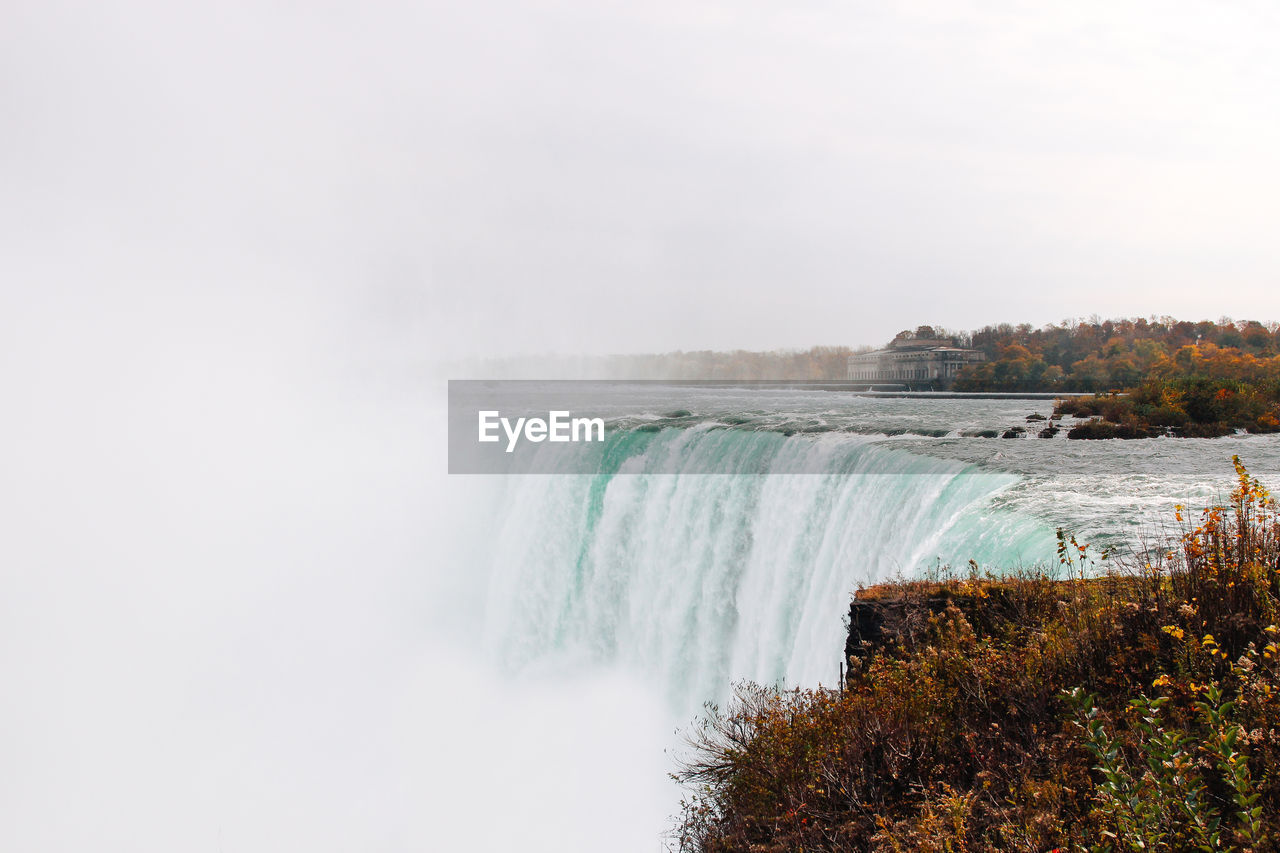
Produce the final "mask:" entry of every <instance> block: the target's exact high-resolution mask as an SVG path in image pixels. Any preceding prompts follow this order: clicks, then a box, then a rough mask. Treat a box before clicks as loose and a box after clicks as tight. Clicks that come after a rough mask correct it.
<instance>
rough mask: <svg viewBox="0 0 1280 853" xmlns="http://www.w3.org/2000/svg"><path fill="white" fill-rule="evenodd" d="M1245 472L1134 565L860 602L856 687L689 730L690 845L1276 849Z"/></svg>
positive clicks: (1257, 569)
mask: <svg viewBox="0 0 1280 853" xmlns="http://www.w3.org/2000/svg"><path fill="white" fill-rule="evenodd" d="M1237 471H1238V485H1237V487H1236V489H1235V491H1234V493H1233V494H1232V496H1231V500H1230V501H1229V502H1228V503H1227V504H1226V505H1225V506H1218V507H1212V508H1209V509H1206V510H1204V511H1203V512H1201V513H1200V514H1199V515H1198V517H1195V518H1194V519H1193V518H1192V517H1191V516H1187V515H1184V514H1183V512H1181V511H1180V512H1179V514H1178V522H1179V524H1180V525H1181V529H1180V535H1179V536H1178V537H1177V538H1176V539H1175V540H1173V541H1172V542H1170V543H1169V544H1168V545H1167V546H1161V547H1157V548H1154V549H1148V550H1147V551H1146V552H1145V556H1144V557H1142V558H1139V559H1138V561H1137V563H1136V564H1133V565H1128V564H1126V565H1125V566H1119V567H1117V566H1114V565H1112V561H1110V560H1107V559H1106V556H1105V555H1102V556H1100V557H1099V558H1095V557H1094V555H1093V554H1092V553H1091V551H1090V549H1089V548H1088V546H1087V545H1080V544H1078V543H1076V542H1075V541H1074V540H1073V539H1072V538H1071V537H1069V536H1065V535H1060V542H1059V559H1060V563H1061V566H1060V568H1061V569H1062V570H1063V574H1065V577H1062V578H1052V577H1049V576H1047V575H1046V574H1023V575H1017V576H1013V577H1005V578H995V577H980V576H979V575H978V572H977V567H976V566H974V567H973V571H972V572H971V573H970V574H969V575H968V576H967V577H964V578H957V577H950V578H945V579H943V580H940V581H936V582H928V583H926V582H918V583H898V584H890V585H885V586H881V587H875V588H872V589H868V590H863V591H861V592H860V593H859V595H858V597H857V599H856V600H855V602H854V604H853V608H852V611H851V625H850V642H849V647H848V648H847V649H846V657H847V660H848V675H847V679H846V681H845V684H844V685H843V686H842V687H841V688H839V689H815V690H797V691H789V692H779V691H775V690H773V689H769V688H765V687H759V686H753V685H742V686H740V688H739V689H738V690H737V692H736V697H735V698H734V699H733V700H732V702H731V703H730V704H729V706H728V707H727V708H725V709H723V710H720V709H717V708H710V709H709V713H708V715H707V716H706V717H705V718H704V719H703V720H702V721H701V723H700V725H699V726H698V727H696V728H695V730H694V731H693V733H692V736H691V748H692V752H691V754H690V755H689V756H688V757H687V760H686V763H685V765H684V767H683V769H682V771H681V772H680V773H679V774H678V778H679V779H680V780H681V781H682V782H684V783H685V784H686V786H687V787H688V791H689V795H688V797H687V798H686V800H685V802H684V809H683V813H682V816H681V819H680V821H679V824H678V827H677V831H676V834H675V840H676V843H677V845H678V847H679V849H680V850H687V851H707V853H709V852H710V851H748V850H750V851H802V850H809V851H818V850H831V851H914V850H921V851H952V853H962V851H980V850H981V851H987V850H990V851H995V850H1017V851H1035V852H1036V853H1040V851H1048V850H1063V851H1065V850H1072V851H1076V850H1081V851H1086V850H1087V851H1119V850H1143V851H1162V850H1163V851H1183V850H1208V851H1213V850H1239V851H1246V850H1250V851H1268V850H1276V849H1280V645H1278V643H1280V628H1277V622H1278V621H1280V510H1278V509H1277V506H1276V504H1275V502H1274V501H1273V500H1272V498H1271V497H1270V496H1269V495H1268V494H1267V492H1266V491H1265V490H1264V489H1263V488H1262V487H1261V485H1259V484H1258V483H1257V481H1256V480H1254V479H1253V478H1251V477H1250V476H1249V475H1248V474H1247V472H1245V470H1244V468H1243V467H1242V466H1240V464H1239V462H1238V460H1237ZM1184 519H1185V520H1184Z"/></svg>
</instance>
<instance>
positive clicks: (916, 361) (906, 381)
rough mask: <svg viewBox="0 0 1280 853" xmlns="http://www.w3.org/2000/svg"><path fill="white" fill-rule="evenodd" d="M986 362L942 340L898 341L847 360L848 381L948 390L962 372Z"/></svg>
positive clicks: (978, 353)
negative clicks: (971, 365) (970, 366)
mask: <svg viewBox="0 0 1280 853" xmlns="http://www.w3.org/2000/svg"><path fill="white" fill-rule="evenodd" d="M986 358H987V357H986V355H985V354H984V353H982V352H981V351H979V350H975V349H964V348H962V347H957V346H953V345H952V343H951V341H949V340H945V339H941V338H915V337H907V338H897V339H895V340H894V341H893V342H892V343H891V344H889V346H887V347H886V348H884V349H881V350H875V351H873V352H860V353H854V354H853V355H851V356H849V370H848V377H847V378H848V379H849V381H851V382H866V383H868V384H876V383H885V384H890V383H891V384H896V385H907V386H909V387H924V388H949V387H951V385H952V383H954V382H955V379H956V375H957V374H959V373H960V370H961V368H963V367H965V366H966V365H969V364H976V363H978V362H982V361H986Z"/></svg>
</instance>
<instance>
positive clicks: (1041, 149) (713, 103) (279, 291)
mask: <svg viewBox="0 0 1280 853" xmlns="http://www.w3.org/2000/svg"><path fill="white" fill-rule="evenodd" d="M1277 14H1278V13H1277V10H1276V9H1275V7H1274V6H1273V5H1272V4H1269V3H1265V2H1251V3H1241V2H1233V3H1228V2H1212V3H1210V2H1203V3H1194V2H1177V3H1170V2H1162V3H1154V2H1152V3H1123V4H1116V3H1069V4H1052V5H1049V4H1042V3H1016V2H1004V3H955V2H940V3H909V4H903V3H882V2H875V3H848V2H839V3H836V2H832V3H812V2H801V3H786V4H773V3H759V2H754V3H743V2H735V3H722V4H708V3H691V2H687V0H681V2H678V3H677V2H651V3H643V4H636V3H613V2H595V3H581V2H572V0H562V2H555V0H548V2H541V3H520V4H512V3H495V2H484V0H480V2H468V3H453V4H438V3H426V4H409V3H386V2H382V3H379V2H372V3H359V4H343V3H323V4H316V3H284V2H280V3H264V2H253V3H243V2H239V3H237V2H219V3H216V4H215V3H197V4H189V3H188V4H162V3H151V4H148V3H139V2H115V3H106V4H98V3H59V2H56V0H54V2H50V0H41V2H16V3H15V2H10V3H7V4H6V5H5V9H4V11H3V12H0V113H2V114H3V115H4V122H5V132H4V133H3V134H0V186H3V187H4V198H5V202H6V204H5V205H4V207H3V214H0V216H2V218H0V226H2V227H0V276H2V277H3V280H4V281H5V282H6V284H5V287H6V289H10V290H12V291H16V292H17V295H18V303H19V305H18V307H19V309H20V310H23V309H26V308H28V307H30V306H29V305H27V304H23V303H24V302H29V301H31V300H33V299H35V298H36V297H34V296H33V295H32V291H39V292H41V294H43V295H41V296H40V297H39V298H40V299H41V300H44V301H45V302H44V304H45V307H46V308H47V307H48V300H50V299H53V298H54V297H50V296H49V295H48V292H49V291H50V290H54V291H58V292H59V293H60V294H61V295H60V296H58V297H57V298H56V303H57V306H58V310H67V311H73V310H75V309H76V306H77V305H83V304H85V303H86V302H95V303H96V302H99V301H107V302H110V303H113V304H117V305H130V306H135V305H136V306H137V307H138V310H141V311H143V313H144V314H146V315H147V316H149V317H151V318H152V320H153V321H154V322H155V323H156V324H157V325H162V326H163V325H171V324H173V323H178V324H180V323H182V322H185V321H187V320H188V319H189V314H191V313H195V314H198V315H200V316H202V317H212V318H213V319H212V320H210V321H209V322H210V323H211V324H212V325H213V326H215V327H216V326H217V325H218V324H219V323H224V322H233V323H235V322H251V321H247V320H244V319H243V316H244V315H246V314H259V315H261V316H263V317H264V318H269V319H265V320H264V321H263V322H264V330H263V334H267V335H270V334H271V333H272V332H270V331H268V330H272V329H275V328H276V326H277V325H278V321H279V320H280V317H281V316H284V315H289V314H294V313H297V312H304V313H307V314H312V315H315V316H316V317H321V316H324V317H326V318H328V319H326V320H325V321H324V322H325V323H326V324H327V323H329V321H330V320H331V319H333V318H338V319H336V320H333V322H334V323H336V327H330V326H328V325H326V326H325V328H326V329H327V330H328V331H326V332H325V334H330V335H332V336H333V339H334V340H340V339H343V337H344V336H345V335H347V334H348V332H349V330H348V329H347V326H348V324H350V323H351V321H352V320H353V318H355V319H358V320H360V321H363V320H364V319H366V318H372V319H373V320H374V322H376V323H377V324H379V325H378V326H377V327H376V328H377V332H378V335H379V336H380V337H382V338H383V339H396V340H398V341H401V342H402V343H403V345H404V346H406V347H409V348H411V349H414V350H417V351H423V352H428V353H432V354H442V355H447V356H450V357H454V356H461V355H477V354H481V353H485V354H506V353H515V352H529V351H559V352H568V353H575V352H619V351H651V350H666V349H673V348H727V347H750V348H767V347H775V346H808V345H811V344H815V343H837V344H838V343H844V344H859V343H878V342H881V341H883V340H885V339H886V338H887V337H889V336H890V335H892V334H893V333H894V332H896V331H897V330H898V329H899V328H902V327H906V326H911V327H914V326H915V325H918V324H920V323H924V322H930V323H936V324H942V325H946V326H950V327H972V326H976V325H981V324H985V323H988V322H999V321H1008V322H1021V321H1028V322H1032V323H1035V324H1040V323H1044V322H1051V321H1056V320H1060V319H1063V318H1066V317H1078V316H1088V315H1089V314H1092V313H1098V314H1101V315H1104V316H1114V315H1149V314H1152V313H1157V314H1159V313H1169V314H1173V315H1176V316H1179V317H1186V318H1190V319H1200V318H1206V317H1207V318H1215V319H1216V318H1217V317H1219V316H1221V315H1230V316H1235V317H1251V318H1257V319H1262V320H1269V319H1276V318H1280V295H1277V294H1280V287H1278V286H1277V285H1280V240H1277V239H1275V236H1274V231H1275V225H1276V222H1277V218H1278V217H1277V215H1276V199H1277V198H1278V197H1280V158H1277V157H1276V156H1275V152H1276V151H1277V150H1280V109H1277V108H1276V92H1278V91H1280V51H1276V50H1275V45H1276V44H1277V43H1280V19H1278V18H1277ZM108 293H109V294H111V295H112V296H111V297H110V298H108V297H107V296H106V294H108ZM14 295H15V294H14V293H10V294H9V296H10V298H12V297H13V296H14ZM272 311H275V312H277V313H278V315H280V316H276V315H273V314H272V313H271V312H272ZM234 317H240V318H241V319H240V320H238V321H237V320H234V319H233V318H234Z"/></svg>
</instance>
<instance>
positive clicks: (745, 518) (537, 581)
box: [483, 391, 1280, 709]
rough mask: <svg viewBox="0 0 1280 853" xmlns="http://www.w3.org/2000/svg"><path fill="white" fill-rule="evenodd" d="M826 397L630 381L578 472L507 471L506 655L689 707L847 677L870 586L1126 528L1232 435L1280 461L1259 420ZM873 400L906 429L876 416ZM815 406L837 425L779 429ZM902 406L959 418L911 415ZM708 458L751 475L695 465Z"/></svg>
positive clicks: (502, 565) (1213, 471)
mask: <svg viewBox="0 0 1280 853" xmlns="http://www.w3.org/2000/svg"><path fill="white" fill-rule="evenodd" d="M808 396H809V397H810V398H811V399H808V400H806V399H805V395H798V394H794V393H790V392H788V393H787V394H786V395H773V398H772V399H770V395H760V397H757V398H755V399H752V400H749V401H744V400H742V399H736V398H735V399H733V400H731V401H726V400H725V399H724V395H722V394H714V395H707V394H706V392H704V391H696V392H686V393H685V396H684V397H682V398H681V399H680V400H678V401H677V403H678V404H679V406H680V408H683V409H686V410H688V411H689V412H690V414H689V415H687V416H682V417H681V418H680V419H679V420H680V424H679V425H668V423H666V422H663V421H664V419H663V418H662V416H661V414H660V413H658V414H654V413H653V412H652V411H651V409H653V408H656V407H657V406H663V407H665V408H668V409H670V408H673V407H674V406H675V405H676V403H673V401H672V400H670V399H668V398H658V399H648V398H646V399H643V400H630V401H628V400H621V401H618V406H619V411H618V412H615V413H614V414H613V419H612V421H611V429H610V431H609V436H608V441H607V442H606V443H605V444H603V445H595V446H592V447H590V448H586V447H584V449H583V452H582V453H580V454H578V455H576V456H573V457H558V459H557V464H558V465H559V468H558V470H561V471H562V472H563V473H560V474H550V475H525V476H513V477H507V478H504V479H505V482H504V484H503V488H502V490H501V497H500V506H497V507H495V508H494V512H493V513H492V516H491V517H492V518H494V519H495V529H494V530H493V537H492V541H491V543H489V548H488V554H489V570H490V574H489V585H488V589H489V592H488V595H487V600H486V607H485V611H486V612H485V618H484V628H483V633H484V643H485V647H486V649H487V651H488V653H489V654H490V655H491V656H492V657H493V658H494V659H496V660H497V661H498V662H499V663H500V664H501V666H503V667H504V668H506V669H507V670H508V671H511V672H529V671H535V672H536V671H537V670H538V669H540V668H550V669H569V670H573V669H579V668H581V667H583V666H590V665H607V666H620V667H622V668H623V669H625V670H627V671H631V672H636V673H640V674H642V675H643V676H645V677H646V678H648V679H650V680H652V681H653V682H654V683H655V684H657V685H658V686H659V689H660V690H661V691H662V692H663V694H664V695H665V696H666V697H667V700H668V702H669V703H670V704H671V705H672V707H673V708H674V709H689V708H696V707H697V706H698V705H699V704H700V703H702V702H703V701H707V700H719V699H722V698H723V697H724V696H725V695H726V694H727V692H728V689H729V686H730V684H731V683H732V682H733V681H735V680H738V679H751V680H755V681H760V682H765V683H777V684H786V685H795V684H800V685H813V684H817V683H828V684H829V683H832V682H834V680H835V679H836V677H837V672H838V669H837V668H838V665H839V660H840V654H841V649H842V648H843V638H844V626H843V616H844V614H845V612H846V610H847V606H848V601H849V598H850V596H851V595H852V593H853V592H854V590H855V589H856V588H857V587H858V586H860V585H865V584H871V583H875V582H878V581H883V580H886V579H890V578H893V577H898V576H908V577H909V576H919V575H921V574H924V573H927V572H929V571H931V570H932V569H934V568H936V567H937V566H939V565H948V564H949V565H955V566H961V567H965V566H966V564H967V561H969V560H974V561H976V562H977V563H978V564H979V565H980V566H982V567H984V568H993V569H996V570H1002V569H1008V568H1016V567H1025V566H1032V565H1046V566H1050V567H1052V566H1054V565H1055V563H1056V557H1055V544H1056V543H1055V535H1054V532H1055V529H1056V528H1057V527H1065V528H1067V529H1068V530H1071V531H1072V532H1075V533H1077V534H1078V535H1079V536H1081V537H1082V538H1084V539H1088V540H1091V541H1096V542H1098V543H1099V544H1102V545H1107V544H1110V545H1112V546H1115V545H1116V544H1120V543H1123V542H1125V541H1127V540H1130V539H1132V538H1133V536H1134V534H1135V533H1136V532H1137V531H1140V530H1143V529H1148V528H1152V526H1153V525H1155V524H1156V523H1157V521H1158V520H1159V518H1160V517H1161V514H1162V513H1163V512H1164V511H1165V510H1167V509H1171V507H1172V504H1173V503H1175V502H1178V501H1183V502H1190V503H1196V502H1204V501H1207V500H1211V499H1212V498H1213V497H1214V496H1215V494H1217V493H1218V492H1219V491H1221V490H1222V489H1224V488H1227V487H1229V483H1230V479H1229V478H1230V473H1231V468H1230V456H1231V454H1232V453H1241V454H1242V455H1244V456H1246V457H1251V458H1252V459H1253V461H1254V463H1256V464H1255V470H1257V471H1258V473H1259V474H1260V475H1262V476H1263V477H1264V479H1266V473H1267V472H1268V471H1270V470H1275V468H1276V464H1275V463H1276V462H1277V461H1280V452H1278V445H1277V442H1275V441H1274V440H1273V439H1267V438H1257V437H1248V438H1242V439H1239V440H1232V439H1222V440H1215V441H1186V440H1183V441H1178V440H1152V441H1145V442H1087V443H1086V442H1068V441H1066V440H1064V439H1062V438H1061V437H1059V438H1056V439H1043V440H1041V439H1018V440H1014V439H1009V440H1005V439H976V438H963V437H960V436H959V435H958V432H959V431H960V430H969V429H975V428H987V427H992V428H994V427H1005V426H1007V425H1009V424H1010V422H1016V421H1020V420H1022V419H1023V418H1024V417H1025V415H1026V414H1027V413H1028V411H1029V409H1028V403H1027V402H1026V401H1007V400H999V401H985V400H984V401H954V400H949V401H927V400H926V401H920V400H867V399H866V398H854V399H853V400H851V401H849V403H850V411H847V412H842V411H841V410H839V409H838V408H837V407H835V406H833V405H832V403H833V402H835V401H834V400H833V397H832V395H829V394H820V393H818V394H810V395H808ZM762 397H763V399H762ZM727 402H731V403H732V404H733V405H735V406H736V409H727V408H726V403H727ZM744 403H750V405H744ZM769 404H772V409H770V405H769ZM628 405H630V406H631V410H630V411H628V410H626V407H627V406H628ZM1039 405H1040V406H1041V407H1043V406H1044V405H1045V404H1043V403H1039ZM1032 410H1033V409H1032ZM877 411H878V412H879V419H880V422H881V423H883V424H885V429H886V430H887V431H889V432H893V433H895V434H894V435H892V436H891V435H887V434H885V433H884V432H881V433H877V432H876V431H875V429H874V426H875V423H876V422H877V420H876V418H877ZM748 419H749V421H750V423H736V424H728V423H726V421H734V420H748ZM818 419H821V420H822V421H823V422H824V423H825V424H828V425H830V426H832V428H831V429H828V430H825V431H822V432H806V433H798V432H792V431H791V430H783V429H778V428H777V425H778V424H779V423H784V422H785V423H796V422H801V421H806V420H807V421H814V420H818ZM855 420H856V421H857V424H856V426H857V429H856V430H855V429H849V428H847V427H848V425H849V421H855ZM655 421H658V422H659V423H658V425H657V428H656V429H655V427H654V425H653V424H654V422H655ZM666 421H668V422H669V421H670V419H666ZM904 423H911V424H913V425H915V426H916V427H918V428H919V429H921V430H930V431H936V432H940V433H942V437H937V438H932V437H931V438H923V437H920V436H919V435H913V434H910V433H906V434H902V433H900V432H899V430H900V428H901V426H902V425H903V424H904ZM957 424H958V425H959V429H957V428H956V427H957ZM710 461H714V467H715V469H716V470H721V471H725V470H727V471H732V472H736V473H734V474H730V475H706V474H701V473H697V472H701V471H705V470H707V469H708V467H709V462H710Z"/></svg>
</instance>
